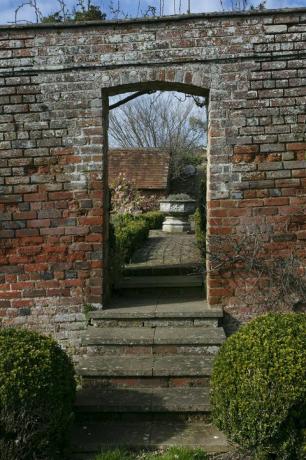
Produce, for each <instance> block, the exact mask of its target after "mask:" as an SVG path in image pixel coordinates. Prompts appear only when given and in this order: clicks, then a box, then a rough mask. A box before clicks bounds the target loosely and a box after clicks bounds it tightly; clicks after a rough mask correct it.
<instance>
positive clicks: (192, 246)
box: [129, 230, 201, 267]
mask: <svg viewBox="0 0 306 460" xmlns="http://www.w3.org/2000/svg"><path fill="white" fill-rule="evenodd" d="M200 260H201V256H200V251H199V249H198V247H197V244H196V239H195V235H194V234H188V233H183V234H180V233H177V234H173V233H172V234H168V233H165V232H162V231H161V230H151V231H150V235H149V238H148V239H147V241H146V242H145V243H144V245H143V246H142V247H141V248H140V249H138V250H137V251H136V252H135V253H134V254H133V257H132V260H131V264H129V265H130V266H131V267H133V266H138V267H139V266H143V267H148V266H156V265H157V266H161V265H184V264H193V263H194V264H198V263H199V261H200Z"/></svg>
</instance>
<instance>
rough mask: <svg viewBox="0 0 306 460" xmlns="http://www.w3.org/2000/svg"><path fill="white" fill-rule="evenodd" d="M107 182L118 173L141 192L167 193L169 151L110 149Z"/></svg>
mask: <svg viewBox="0 0 306 460" xmlns="http://www.w3.org/2000/svg"><path fill="white" fill-rule="evenodd" d="M108 168H109V169H108V174H109V184H110V186H111V184H112V182H114V181H115V180H116V178H118V175H119V174H124V176H125V177H126V178H127V179H128V180H129V181H131V182H133V183H134V184H135V186H136V188H137V189H138V190H139V191H141V192H142V193H143V194H150V195H153V194H154V195H157V196H158V197H162V196H165V195H167V193H168V188H169V178H170V177H169V176H170V152H169V151H168V150H161V149H154V148H151V149H140V148H136V149H110V150H109V160H108Z"/></svg>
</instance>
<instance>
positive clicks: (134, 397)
mask: <svg viewBox="0 0 306 460" xmlns="http://www.w3.org/2000/svg"><path fill="white" fill-rule="evenodd" d="M76 408H77V411H78V412H82V413H101V412H102V413H105V412H106V413H109V412H117V413H122V412H127V413H131V412H132V413H135V412H139V413H143V412H162V413H164V412H176V413H182V412H194V411H195V410H196V411H198V412H208V411H210V401H209V389H208V388H196V387H190V388H189V387H186V388H140V389H139V388H138V389H137V388H128V389H127V388H113V389H111V390H110V389H108V388H105V389H104V388H90V387H89V388H84V389H82V390H80V391H79V392H78V394H77V401H76Z"/></svg>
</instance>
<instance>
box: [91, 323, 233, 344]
mask: <svg viewBox="0 0 306 460" xmlns="http://www.w3.org/2000/svg"><path fill="white" fill-rule="evenodd" d="M224 340H225V334H224V330H223V329H222V328H218V327H208V326H204V327H203V326H198V327H194V326H192V327H184V326H181V327H179V328H178V327H171V326H169V327H163V326H161V327H159V326H158V327H125V328H122V327H101V328H99V327H90V328H88V329H87V331H86V334H84V335H83V337H82V344H83V345H131V346H132V345H152V346H153V345H167V344H170V345H221V344H222V342H224Z"/></svg>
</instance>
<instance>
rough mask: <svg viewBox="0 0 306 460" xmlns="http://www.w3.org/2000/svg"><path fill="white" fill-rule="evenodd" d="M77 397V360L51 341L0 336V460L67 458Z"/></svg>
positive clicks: (19, 333)
mask: <svg viewBox="0 0 306 460" xmlns="http://www.w3.org/2000/svg"><path fill="white" fill-rule="evenodd" d="M74 397H75V380H74V369H73V365H72V363H71V360H70V359H69V358H68V356H67V355H66V353H65V352H64V351H63V350H62V349H61V348H60V346H59V345H58V344H57V343H56V342H55V341H54V340H53V339H51V338H49V337H44V336H41V335H39V334H37V333H35V332H30V331H27V330H20V329H18V330H17V329H13V328H8V329H2V330H0V458H1V459H6V460H16V459H18V460H33V459H39V460H44V459H48V460H50V459H55V458H63V457H61V456H59V455H61V454H60V451H61V449H62V448H63V447H64V446H65V443H66V439H67V430H68V428H69V426H70V422H71V420H72V406H73V401H74Z"/></svg>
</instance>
